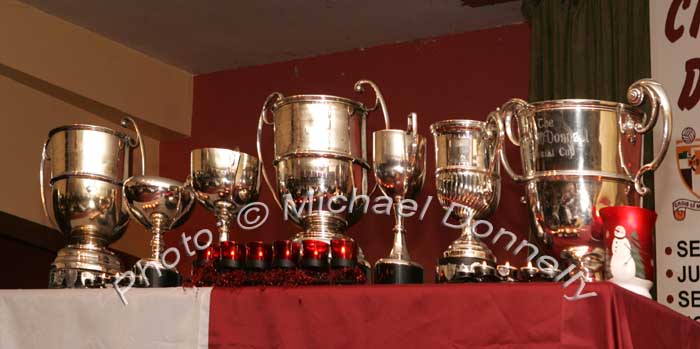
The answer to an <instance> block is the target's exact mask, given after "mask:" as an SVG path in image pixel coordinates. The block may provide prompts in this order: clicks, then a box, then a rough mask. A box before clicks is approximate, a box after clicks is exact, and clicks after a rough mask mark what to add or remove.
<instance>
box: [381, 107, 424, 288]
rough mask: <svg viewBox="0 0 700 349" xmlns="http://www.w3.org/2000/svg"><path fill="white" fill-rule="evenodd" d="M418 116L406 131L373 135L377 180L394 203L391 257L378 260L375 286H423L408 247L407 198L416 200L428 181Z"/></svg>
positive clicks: (420, 275) (420, 268)
mask: <svg viewBox="0 0 700 349" xmlns="http://www.w3.org/2000/svg"><path fill="white" fill-rule="evenodd" d="M417 125H418V124H417V120H416V114H415V113H412V114H411V115H409V118H408V127H407V129H406V131H404V130H380V131H375V132H374V133H373V134H372V136H373V148H374V158H373V163H374V178H375V179H376V182H377V185H378V186H379V189H380V190H381V191H382V193H383V194H384V195H385V196H386V197H388V198H390V199H391V200H392V205H393V209H394V217H395V219H396V224H395V225H394V229H393V231H394V245H393V247H392V249H391V252H390V253H389V256H387V257H385V258H382V259H380V260H378V261H377V263H376V264H375V267H374V283H378V284H407V283H423V267H422V266H421V265H420V264H418V263H416V262H414V261H413V260H411V256H410V254H409V253H408V247H407V246H406V237H405V236H406V228H405V226H404V211H403V206H402V205H404V203H403V202H402V201H403V200H404V199H411V200H413V199H415V197H416V196H417V195H418V193H419V192H420V190H421V189H422V187H423V183H424V182H425V163H426V139H425V137H423V136H421V135H419V134H418V133H417V131H416V127H417Z"/></svg>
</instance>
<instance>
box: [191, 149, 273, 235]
mask: <svg viewBox="0 0 700 349" xmlns="http://www.w3.org/2000/svg"><path fill="white" fill-rule="evenodd" d="M190 177H191V178H190V179H191V181H192V189H193V190H194V192H195V195H196V197H197V201H199V202H200V203H201V204H202V205H203V206H204V207H206V208H207V210H209V211H211V212H213V213H214V215H216V225H217V227H218V229H219V242H225V241H229V231H230V226H231V221H232V220H233V219H234V218H235V217H236V215H237V214H238V212H239V211H240V210H241V209H242V208H243V207H245V206H246V205H248V204H249V203H251V202H255V201H256V200H257V199H258V196H259V195H260V163H259V162H258V159H256V158H255V157H253V156H251V155H248V154H246V153H242V152H239V151H237V150H230V149H221V148H201V149H195V150H192V152H191V153H190Z"/></svg>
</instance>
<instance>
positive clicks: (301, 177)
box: [257, 80, 389, 243]
mask: <svg viewBox="0 0 700 349" xmlns="http://www.w3.org/2000/svg"><path fill="white" fill-rule="evenodd" d="M365 85H369V86H370V87H372V89H374V92H375V95H376V100H375V105H374V106H373V107H369V108H368V107H366V106H364V105H363V104H362V103H360V102H357V101H354V100H351V99H348V98H343V97H336V96H329V95H294V96H287V97H285V96H283V95H282V94H281V93H279V92H275V93H272V94H271V95H270V96H268V98H267V99H266V100H265V102H264V103H263V107H262V111H261V113H260V118H259V121H258V139H257V149H258V157H259V158H260V160H261V162H263V155H262V147H261V144H262V143H263V139H262V137H263V136H262V132H263V128H264V126H265V125H271V126H273V142H274V157H273V159H272V165H273V166H274V167H275V169H276V177H270V176H268V175H267V174H266V171H265V170H264V168H263V177H264V179H265V182H266V183H267V186H268V188H269V189H270V191H271V192H272V193H273V197H274V199H275V202H276V203H277V204H278V206H279V207H280V209H281V210H282V211H283V212H284V214H285V215H286V217H285V219H287V218H288V219H290V220H292V221H293V222H294V223H296V224H297V225H299V226H300V227H301V228H302V229H303V232H301V233H300V234H298V235H297V236H296V237H295V239H297V240H319V241H324V242H326V243H330V240H331V239H335V238H347V237H346V236H345V235H344V233H345V231H346V230H347V229H348V227H350V226H352V225H353V224H355V223H356V222H357V221H358V220H359V219H360V218H361V217H362V215H363V213H364V212H365V205H368V204H369V202H368V201H369V197H368V196H367V194H368V191H367V171H368V170H370V169H371V167H370V164H369V162H368V161H367V136H366V119H367V116H368V114H369V113H370V112H372V111H374V110H376V109H377V108H378V107H379V106H380V105H381V106H382V109H383V111H384V123H385V126H386V128H389V118H388V114H387V113H386V105H385V103H384V99H383V98H382V95H381V93H380V92H379V89H378V88H377V86H376V85H375V84H374V83H372V82H371V81H367V80H361V81H358V82H357V83H356V84H355V90H356V91H357V92H362V90H363V86H365ZM273 182H274V184H273ZM343 199H345V200H343Z"/></svg>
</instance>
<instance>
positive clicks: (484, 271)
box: [472, 261, 499, 282]
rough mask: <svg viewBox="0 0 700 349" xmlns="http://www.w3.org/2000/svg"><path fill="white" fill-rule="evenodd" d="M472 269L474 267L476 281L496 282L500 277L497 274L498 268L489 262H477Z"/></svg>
mask: <svg viewBox="0 0 700 349" xmlns="http://www.w3.org/2000/svg"><path fill="white" fill-rule="evenodd" d="M472 269H474V279H475V280H476V282H496V281H499V278H498V277H497V276H496V268H494V267H492V266H490V265H488V263H486V262H485V261H484V262H481V264H475V265H474V266H473V267H472Z"/></svg>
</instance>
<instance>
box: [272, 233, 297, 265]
mask: <svg viewBox="0 0 700 349" xmlns="http://www.w3.org/2000/svg"><path fill="white" fill-rule="evenodd" d="M294 252H295V251H294V244H293V243H292V241H290V240H275V241H274V242H273V243H272V267H273V268H282V269H286V268H294V266H296V259H295V257H296V256H295V254H294ZM297 256H298V250H297Z"/></svg>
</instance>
